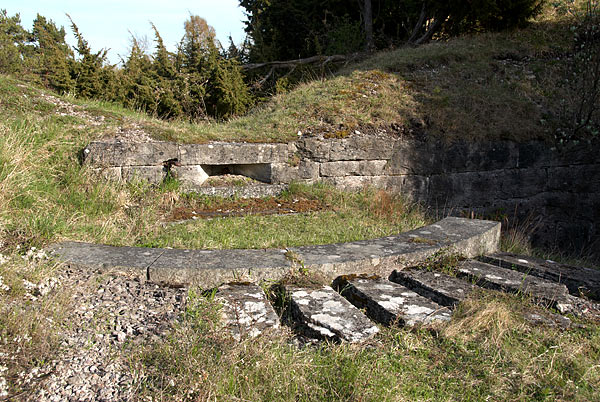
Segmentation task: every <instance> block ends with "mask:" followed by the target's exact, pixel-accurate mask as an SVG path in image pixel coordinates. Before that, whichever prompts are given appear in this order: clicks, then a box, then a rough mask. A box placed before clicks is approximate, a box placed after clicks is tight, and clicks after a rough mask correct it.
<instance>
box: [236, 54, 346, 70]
mask: <svg viewBox="0 0 600 402" xmlns="http://www.w3.org/2000/svg"><path fill="white" fill-rule="evenodd" d="M356 57H357V54H352V55H348V56H344V55H339V54H338V55H333V56H312V57H307V58H305V59H296V60H286V61H269V62H266V63H251V64H244V65H242V70H244V71H250V70H256V69H258V68H263V67H271V68H295V67H297V66H299V65H304V64H316V63H321V64H322V65H325V64H328V63H335V62H342V61H350V60H352V59H355V58H356Z"/></svg>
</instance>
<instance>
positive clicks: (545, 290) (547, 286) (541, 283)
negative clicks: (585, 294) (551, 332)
mask: <svg viewBox="0 0 600 402" xmlns="http://www.w3.org/2000/svg"><path fill="white" fill-rule="evenodd" d="M458 274H459V276H462V277H466V278H468V279H469V280H473V281H476V282H477V284H478V285H480V286H482V287H485V288H488V289H494V290H500V291H504V292H511V293H522V294H525V295H528V296H531V297H533V299H534V300H535V301H536V302H538V303H543V304H545V305H548V306H551V307H556V309H557V310H559V311H560V312H561V313H566V312H570V310H571V309H572V307H573V306H572V304H573V301H572V299H571V298H570V297H568V296H570V295H569V291H568V289H567V287H566V286H565V285H563V284H560V283H556V282H551V281H547V280H545V279H541V278H538V277H537V276H532V275H528V274H524V273H522V272H518V271H514V270H511V269H506V268H501V267H498V266H495V265H490V264H486V263H484V262H481V261H475V260H466V261H463V262H461V263H460V265H459V266H458Z"/></svg>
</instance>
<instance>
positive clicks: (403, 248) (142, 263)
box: [51, 218, 500, 288]
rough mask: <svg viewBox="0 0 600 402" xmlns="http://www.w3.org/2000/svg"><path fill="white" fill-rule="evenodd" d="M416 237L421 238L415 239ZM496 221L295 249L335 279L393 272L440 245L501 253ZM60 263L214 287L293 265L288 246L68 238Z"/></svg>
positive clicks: (269, 275) (455, 222)
mask: <svg viewBox="0 0 600 402" xmlns="http://www.w3.org/2000/svg"><path fill="white" fill-rule="evenodd" d="M415 238H418V239H420V240H421V241H419V242H415V241H414V239H415ZM499 241H500V224H499V223H498V222H491V221H482V220H471V219H464V218H446V219H443V220H441V221H439V222H437V223H436V224H433V225H429V226H425V227H422V228H420V229H417V230H413V231H410V232H406V233H401V234H399V235H396V236H388V237H383V238H379V239H373V240H363V241H356V242H351V243H342V244H327V245H318V246H307V247H298V248H291V249H290V251H292V252H293V253H294V254H295V255H297V256H298V259H299V260H300V261H302V263H303V264H304V266H305V267H306V268H307V269H310V270H312V271H314V272H318V273H319V274H321V275H322V276H324V277H326V278H330V279H331V280H333V279H334V278H336V277H338V276H340V275H351V274H362V273H370V274H378V275H386V276H387V275H389V272H391V271H392V270H393V269H396V268H398V267H406V266H410V265H414V264H415V263H418V262H421V261H423V260H424V259H426V258H427V257H429V256H431V255H433V254H434V253H436V252H438V251H439V250H441V249H455V250H460V252H461V253H462V254H463V255H465V256H468V257H474V256H478V255H481V254H485V253H494V252H496V251H498V245H499ZM51 250H52V251H53V254H54V255H55V256H57V257H58V258H59V260H60V261H62V262H65V263H67V264H73V265H77V266H88V267H92V268H97V269H101V270H104V271H110V270H113V269H117V270H126V271H129V272H130V273H131V274H132V275H137V276H139V277H142V278H146V277H147V278H150V279H152V280H153V281H156V282H167V283H171V284H195V285H199V286H201V287H204V288H212V287H216V286H219V285H221V284H223V283H228V282H232V281H239V280H248V281H251V282H258V281H260V280H262V279H273V280H277V279H281V278H282V277H283V276H284V275H285V274H287V272H288V271H289V269H290V267H291V266H292V263H291V262H290V261H289V260H288V259H287V258H286V257H285V254H286V250H278V249H271V250H172V249H147V248H135V247H111V246H102V245H94V244H87V243H74V242H66V243H61V244H58V245H55V246H52V247H51Z"/></svg>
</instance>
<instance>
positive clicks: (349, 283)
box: [333, 277, 451, 327]
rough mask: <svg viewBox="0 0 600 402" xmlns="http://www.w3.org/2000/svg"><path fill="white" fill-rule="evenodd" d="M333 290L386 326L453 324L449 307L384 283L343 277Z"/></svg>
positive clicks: (402, 287)
mask: <svg viewBox="0 0 600 402" xmlns="http://www.w3.org/2000/svg"><path fill="white" fill-rule="evenodd" d="M333 287H334V288H336V289H339V290H340V292H341V294H342V296H344V297H345V298H346V299H348V301H349V302H350V303H352V304H353V305H354V306H356V307H357V308H359V309H366V312H367V315H368V316H369V317H370V318H371V319H373V320H375V321H377V322H380V323H382V324H385V325H392V324H395V323H398V324H399V325H405V326H409V327H412V326H415V325H420V324H425V325H427V324H431V323H434V322H441V321H450V318H451V312H450V309H449V308H448V307H442V306H440V305H439V304H437V303H434V302H432V301H431V300H429V299H427V298H425V297H423V296H420V295H418V294H417V293H415V292H413V291H411V290H410V289H408V288H406V287H404V286H402V285H399V284H397V283H393V282H390V281H388V280H385V279H381V278H378V279H375V278H370V279H367V278H352V277H340V278H337V279H336V280H335V281H334V283H333Z"/></svg>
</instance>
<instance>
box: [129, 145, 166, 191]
mask: <svg viewBox="0 0 600 402" xmlns="http://www.w3.org/2000/svg"><path fill="white" fill-rule="evenodd" d="M149 144H152V143H149ZM122 176H123V180H125V181H133V180H145V181H147V182H149V183H152V184H160V183H162V182H163V180H165V177H166V176H167V170H166V169H165V167H164V166H162V165H161V166H128V167H123V169H122Z"/></svg>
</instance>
